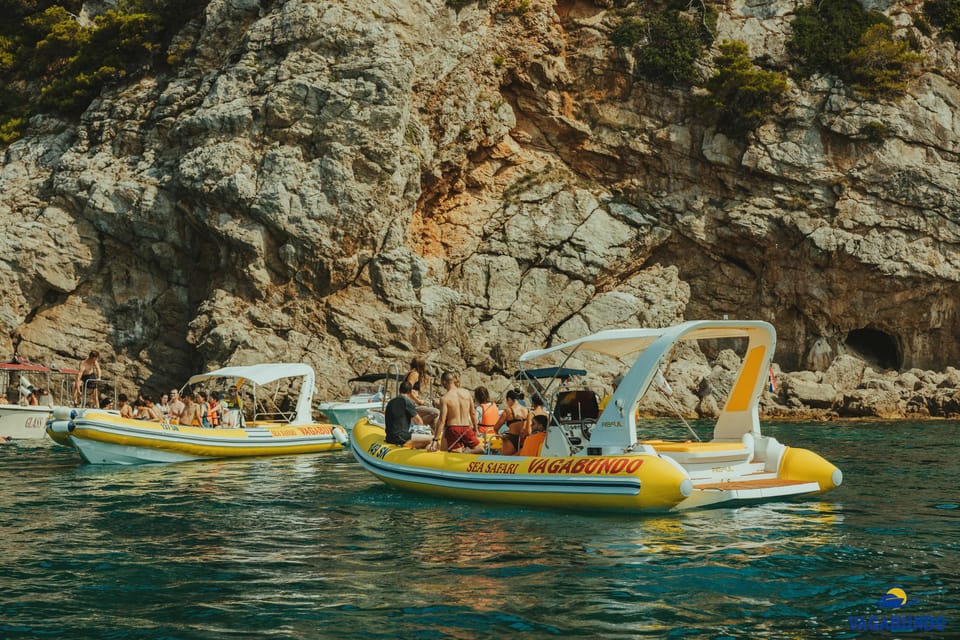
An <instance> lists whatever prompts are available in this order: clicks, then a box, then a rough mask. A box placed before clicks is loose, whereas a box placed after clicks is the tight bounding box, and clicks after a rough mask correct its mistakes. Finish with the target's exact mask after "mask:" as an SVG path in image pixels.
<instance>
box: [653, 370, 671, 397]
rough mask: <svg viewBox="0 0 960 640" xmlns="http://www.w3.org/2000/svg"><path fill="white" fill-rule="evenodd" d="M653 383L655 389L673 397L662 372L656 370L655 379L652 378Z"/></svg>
mask: <svg viewBox="0 0 960 640" xmlns="http://www.w3.org/2000/svg"><path fill="white" fill-rule="evenodd" d="M654 382H655V383H656V385H657V389H660V391H663V392H664V393H665V394H667V395H668V396H669V395H673V387H671V386H670V383H669V382H667V379H666V378H664V377H663V371H661V370H660V369H657V377H656V378H654Z"/></svg>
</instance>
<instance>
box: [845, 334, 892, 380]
mask: <svg viewBox="0 0 960 640" xmlns="http://www.w3.org/2000/svg"><path fill="white" fill-rule="evenodd" d="M844 344H846V346H847V348H848V349H849V350H850V351H853V352H854V353H856V354H857V355H858V356H860V357H861V358H863V359H864V360H866V361H867V362H868V363H869V364H873V365H876V366H879V367H882V368H884V369H896V370H898V371H899V370H900V367H902V366H903V353H902V352H901V351H900V347H899V346H898V345H897V339H896V338H895V337H894V336H892V335H890V334H889V333H886V332H884V331H880V330H878V329H869V328H866V327H865V328H863V329H854V330H853V331H851V332H849V333H848V334H847V339H846V340H844Z"/></svg>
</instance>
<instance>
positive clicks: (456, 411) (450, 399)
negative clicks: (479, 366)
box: [430, 371, 484, 453]
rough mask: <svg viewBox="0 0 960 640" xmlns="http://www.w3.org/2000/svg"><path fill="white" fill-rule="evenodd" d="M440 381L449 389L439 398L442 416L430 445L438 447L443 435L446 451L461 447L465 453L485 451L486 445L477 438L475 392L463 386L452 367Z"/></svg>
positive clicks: (434, 447) (433, 448) (431, 447)
mask: <svg viewBox="0 0 960 640" xmlns="http://www.w3.org/2000/svg"><path fill="white" fill-rule="evenodd" d="M440 384H442V385H443V387H444V388H445V389H446V390H447V392H446V393H445V394H443V397H442V398H440V417H439V418H438V419H437V430H436V431H435V432H434V434H433V442H432V443H431V446H430V449H431V450H432V451H436V450H437V448H438V447H439V444H440V440H441V438H446V444H447V451H454V450H459V449H461V448H462V449H463V452H464V453H483V452H484V449H483V445H481V444H480V440H478V439H477V433H476V429H477V412H476V411H474V410H473V396H472V395H471V394H470V392H469V391H467V390H466V389H461V388H460V378H459V377H458V376H457V374H455V373H453V372H452V371H445V372H444V374H443V375H442V376H441V377H440Z"/></svg>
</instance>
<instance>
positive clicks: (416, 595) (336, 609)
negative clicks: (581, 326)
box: [0, 423, 960, 638]
mask: <svg viewBox="0 0 960 640" xmlns="http://www.w3.org/2000/svg"><path fill="white" fill-rule="evenodd" d="M894 429H895V430H896V431H893V430H894ZM773 430H774V431H778V430H779V431H782V433H779V434H778V436H779V437H780V438H781V440H783V441H786V442H790V443H791V444H796V445H798V446H808V447H810V448H813V449H816V450H824V451H826V452H827V453H828V455H829V456H830V457H831V459H833V460H835V461H837V462H838V464H839V465H840V466H841V468H843V470H844V473H845V477H846V481H845V484H844V486H843V487H841V488H840V489H839V490H838V491H836V492H833V493H830V494H827V495H826V496H824V498H823V499H822V500H817V501H810V502H781V503H769V504H763V505H754V506H748V507H740V508H733V509H730V508H720V509H713V510H704V511H695V512H688V513H683V514H667V515H655V516H651V517H645V518H644V517H641V518H637V517H620V516H610V515H583V514H576V513H565V512H552V511H544V510H534V509H522V508H510V507H502V506H490V505H483V504H469V503H461V502H457V501H451V500H442V499H434V498H429V497H424V496H418V495H411V494H406V493H403V492H400V491H396V490H393V489H390V488H388V487H386V486H384V485H382V484H380V483H379V482H378V481H376V480H374V479H373V478H371V477H370V476H369V475H367V474H365V473H364V472H363V471H362V469H360V468H359V466H358V465H357V464H356V463H355V462H353V460H352V458H351V457H350V456H349V454H335V455H316V456H294V457H289V458H266V459H257V460H232V461H212V462H204V463H187V464H178V465H159V466H147V467H134V468H123V467H91V466H84V465H79V464H78V463H77V460H76V458H75V454H73V452H71V451H68V450H58V449H56V448H52V447H27V448H18V449H17V450H16V451H15V450H14V449H10V448H6V447H0V474H2V479H3V480H4V486H5V491H4V492H2V493H0V510H2V513H3V518H2V519H0V535H3V536H4V539H5V540H12V541H15V544H10V545H8V547H7V549H6V551H5V554H4V555H3V556H2V560H0V589H3V592H4V596H5V601H6V602H7V603H9V605H8V606H6V605H5V607H4V610H3V614H4V615H3V619H2V620H0V636H3V637H17V636H25V637H26V636H32V635H43V634H47V635H68V636H69V635H73V636H74V637H107V635H106V634H105V633H104V631H103V630H104V629H110V630H111V632H110V634H109V637H111V638H138V637H158V636H163V635H167V636H172V637H179V638H194V637H196V638H221V637H224V636H227V635H238V636H242V637H243V636H245V637H254V636H256V637H266V636H270V635H273V636H277V637H315V636H317V635H318V633H319V632H318V630H319V629H322V630H323V633H322V635H326V636H331V637H335V636H343V637H355V636H358V635H372V636H378V635H381V636H389V637H410V636H429V637H451V638H459V637H463V638H476V637H503V636H517V635H519V636H521V637H529V636H539V635H560V636H563V637H566V636H572V635H582V636H586V637H591V638H593V637H605V636H607V637H624V636H627V637H631V636H651V637H658V638H660V637H690V638H700V637H722V636H723V635H724V634H726V635H728V636H730V637H745V636H751V637H776V638H790V637H797V638H806V637H811V636H817V635H819V636H824V637H840V636H842V635H844V634H847V635H849V627H848V626H847V615H854V614H863V613H870V612H872V611H875V609H876V601H877V599H878V598H879V597H880V595H882V594H883V593H884V591H885V590H886V589H887V588H888V587H889V586H890V584H891V583H898V584H901V585H903V587H904V589H905V590H906V591H907V592H908V593H910V594H911V597H916V598H917V599H918V601H919V602H920V603H921V605H918V611H919V610H920V608H919V607H921V606H922V607H925V609H924V610H925V611H933V610H936V611H939V612H940V613H941V614H942V615H945V616H948V617H952V618H953V619H955V620H960V611H958V602H960V584H958V578H957V576H958V575H960V561H958V558H960V536H957V533H958V528H960V509H957V508H955V507H956V503H957V500H956V496H955V495H954V492H955V489H954V488H955V487H956V486H957V483H958V481H960V469H958V468H957V466H956V465H953V464H946V463H941V464H932V463H931V462H930V461H931V460H936V459H939V460H944V461H946V460H952V459H954V458H955V457H956V454H957V453H960V451H958V448H960V447H958V444H957V443H956V438H955V435H954V434H955V433H956V425H953V427H952V429H950V428H948V427H947V426H946V424H945V423H938V424H933V425H924V426H923V428H920V427H915V426H914V425H909V424H908V425H906V426H904V425H888V426H882V425H881V426H879V427H877V426H875V425H869V426H868V425H853V426H843V427H836V426H831V425H809V426H806V427H804V426H802V425H776V426H774V427H773ZM904 442H909V447H904V446H901V445H902V443H904ZM14 451H15V454H14ZM951 505H952V506H953V507H954V508H951ZM871 607H873V609H871ZM11 629H21V630H19V631H11ZM23 629H26V630H23Z"/></svg>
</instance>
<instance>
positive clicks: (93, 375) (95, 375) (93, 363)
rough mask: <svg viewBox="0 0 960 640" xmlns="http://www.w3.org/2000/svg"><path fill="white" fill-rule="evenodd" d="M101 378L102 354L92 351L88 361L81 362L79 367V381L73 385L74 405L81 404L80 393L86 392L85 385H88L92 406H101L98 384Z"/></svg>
mask: <svg viewBox="0 0 960 640" xmlns="http://www.w3.org/2000/svg"><path fill="white" fill-rule="evenodd" d="M100 377H101V373H100V353H99V352H98V351H91V352H90V355H89V356H87V359H86V360H81V361H80V364H78V365H77V379H76V381H75V382H74V383H73V404H77V403H79V402H80V393H81V391H83V390H84V383H86V388H87V389H89V390H90V406H91V407H98V406H100V397H99V396H98V395H97V382H96V381H97V380H99V379H100ZM88 381H89V382H88ZM84 400H86V398H84Z"/></svg>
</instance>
